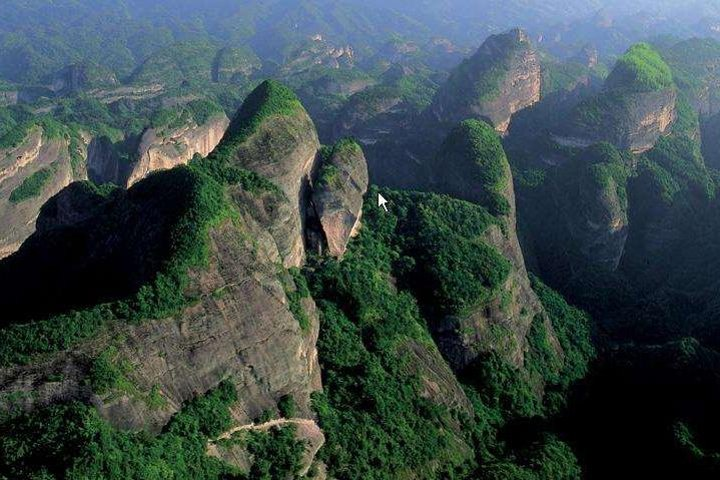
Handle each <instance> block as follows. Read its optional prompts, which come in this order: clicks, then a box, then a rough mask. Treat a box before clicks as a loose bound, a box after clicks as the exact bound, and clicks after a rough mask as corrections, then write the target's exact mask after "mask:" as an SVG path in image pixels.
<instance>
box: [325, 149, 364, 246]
mask: <svg viewBox="0 0 720 480" xmlns="http://www.w3.org/2000/svg"><path fill="white" fill-rule="evenodd" d="M367 188H368V171H367V162H366V161H365V155H364V154H363V151H362V148H361V147H360V145H358V144H357V143H355V142H354V141H352V140H341V141H340V142H338V143H337V144H336V145H335V147H334V148H333V149H332V152H329V156H328V158H327V159H325V161H324V162H323V164H322V165H321V166H320V171H319V175H318V180H317V182H316V184H315V186H314V189H313V196H312V202H313V205H314V207H315V214H316V215H317V219H318V221H319V223H320V225H321V227H322V233H323V236H324V240H325V242H324V244H325V245H326V246H327V252H328V254H330V255H331V256H334V257H341V256H342V255H343V254H344V253H345V249H346V248H347V244H348V242H349V241H350V238H351V237H353V236H354V235H355V234H356V233H357V232H358V229H359V227H360V217H361V215H362V205H363V195H365V192H367ZM320 250H322V247H321V248H320Z"/></svg>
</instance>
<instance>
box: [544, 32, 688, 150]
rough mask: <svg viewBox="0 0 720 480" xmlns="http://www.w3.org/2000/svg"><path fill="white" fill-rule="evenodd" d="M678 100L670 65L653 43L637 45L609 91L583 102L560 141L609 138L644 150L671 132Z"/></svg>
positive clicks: (607, 87)
mask: <svg viewBox="0 0 720 480" xmlns="http://www.w3.org/2000/svg"><path fill="white" fill-rule="evenodd" d="M676 101H677V92H676V87H675V84H674V82H673V75H672V71H671V70H670V67H668V65H667V64H666V63H665V62H664V61H663V59H662V58H661V57H660V55H659V54H658V53H657V52H656V51H655V50H654V49H653V48H652V47H651V46H650V45H647V44H642V43H641V44H636V45H633V46H632V47H630V49H628V51H627V52H626V53H625V54H624V55H623V56H622V57H620V58H619V59H618V61H617V63H616V64H615V67H614V68H613V70H612V72H611V73H610V75H609V76H608V78H607V80H606V81H605V85H604V86H603V90H602V91H601V92H600V93H599V94H598V95H597V96H595V97H592V98H589V99H587V100H585V101H583V102H581V103H580V104H579V105H577V107H576V108H575V109H574V111H573V112H572V113H571V114H570V115H569V116H568V118H567V121H566V122H564V124H563V125H562V126H561V127H560V128H559V129H558V131H557V132H555V140H556V141H557V142H558V143H559V144H561V145H568V146H574V147H583V148H584V147H588V146H590V145H592V144H595V143H599V142H609V143H611V144H613V145H615V146H616V147H617V148H619V149H620V150H630V151H632V152H634V153H642V152H645V151H647V150H650V149H651V148H652V147H653V146H654V145H655V143H656V142H657V141H658V139H659V138H660V137H661V136H662V135H665V134H668V133H669V132H670V127H671V126H672V125H673V123H674V122H675V118H676V117H677V111H676Z"/></svg>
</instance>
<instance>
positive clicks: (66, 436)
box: [0, 381, 305, 480]
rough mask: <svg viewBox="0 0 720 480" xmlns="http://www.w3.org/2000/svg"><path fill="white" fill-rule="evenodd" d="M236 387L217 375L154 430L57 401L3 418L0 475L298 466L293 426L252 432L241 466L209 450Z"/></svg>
mask: <svg viewBox="0 0 720 480" xmlns="http://www.w3.org/2000/svg"><path fill="white" fill-rule="evenodd" d="M236 400H237V394H236V392H235V386H234V385H233V384H232V383H231V382H229V381H224V382H222V383H221V384H220V385H219V386H218V387H217V388H216V389H214V390H211V391H210V392H208V393H206V394H205V395H203V396H200V397H197V398H195V399H193V400H191V401H189V402H187V403H186V404H185V405H183V408H182V410H181V411H180V412H178V413H177V414H175V415H174V416H173V417H172V418H171V419H170V421H169V422H168V424H167V425H165V427H164V428H163V431H162V432H161V433H160V434H159V435H156V436H152V435H150V434H148V433H147V432H142V431H141V432H129V431H122V430H117V429H115V428H113V427H112V426H110V425H109V424H108V423H107V422H106V421H105V420H104V419H102V418H101V417H100V415H99V414H98V412H97V410H96V409H95V408H94V407H93V406H90V405H86V404H82V403H79V402H71V403H60V404H55V405H52V406H50V407H46V408H41V409H38V410H36V411H34V412H32V413H18V414H16V415H13V416H11V417H9V418H5V419H4V420H3V421H2V423H0V478H7V479H11V478H13V479H15V478H18V479H19V478H42V479H47V480H51V479H78V480H79V479H86V478H98V479H99V478H102V479H107V480H115V479H116V480H121V479H122V480H127V479H138V480H140V479H142V480H161V479H163V480H165V479H169V478H173V479H187V480H202V479H207V480H220V479H226V480H229V479H236V480H244V479H253V480H259V479H264V480H275V479H280V478H287V475H292V474H296V473H297V472H298V470H299V465H300V458H301V456H302V454H303V452H304V448H305V447H304V445H303V444H302V443H301V442H299V441H297V440H296V439H295V429H294V427H292V426H290V427H285V428H282V429H277V428H276V429H273V430H271V431H270V432H268V433H262V432H250V433H249V434H248V435H247V438H245V439H244V443H245V444H246V447H247V449H248V452H249V453H250V454H251V455H253V463H252V467H251V470H250V471H249V472H241V471H240V470H239V469H237V468H235V467H231V466H230V465H228V464H226V463H224V462H223V461H221V460H219V459H217V458H214V457H209V456H208V455H207V454H206V451H207V445H208V441H212V440H214V439H215V438H217V437H218V436H219V435H220V434H221V433H223V432H224V431H226V430H228V429H229V428H230V427H231V426H232V418H231V416H230V413H229V411H228V408H229V407H230V406H231V405H232V404H233V403H234V402H235V401H236Z"/></svg>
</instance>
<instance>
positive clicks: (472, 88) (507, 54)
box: [430, 29, 542, 133]
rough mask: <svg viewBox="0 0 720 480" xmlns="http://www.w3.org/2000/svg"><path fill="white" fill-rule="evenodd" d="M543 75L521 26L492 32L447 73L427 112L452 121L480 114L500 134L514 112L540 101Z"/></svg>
mask: <svg viewBox="0 0 720 480" xmlns="http://www.w3.org/2000/svg"><path fill="white" fill-rule="evenodd" d="M541 77H542V75H541V71H540V62H539V60H538V57H537V54H536V52H535V50H534V49H533V48H532V46H531V44H530V39H529V38H528V35H527V34H526V33H525V32H524V31H522V30H519V29H515V30H511V31H510V32H508V33H504V34H501V35H493V36H491V37H489V38H488V39H487V40H486V41H485V43H483V45H482V46H481V47H480V49H479V50H478V51H477V53H475V55H474V56H472V57H471V58H470V59H468V60H466V61H464V62H463V63H462V64H461V65H460V66H459V67H457V68H456V69H455V70H454V71H453V72H452V73H451V75H450V78H449V79H448V81H447V82H446V84H445V85H443V86H442V87H441V88H440V90H439V91H438V93H437V96H436V97H435V100H434V101H433V104H432V106H431V107H430V112H431V113H432V115H433V116H434V117H435V118H436V119H437V120H438V121H440V122H443V123H450V124H455V123H457V122H460V121H462V120H465V119H467V118H480V119H483V120H486V121H489V122H490V123H492V125H493V126H494V127H495V129H496V130H497V131H498V132H501V133H504V132H505V131H506V130H507V128H508V126H509V125H510V118H511V117H512V115H513V114H514V113H515V112H517V111H519V110H522V109H523V108H525V107H528V106H530V105H533V104H534V103H536V102H537V101H539V100H540V89H541V83H542V80H541Z"/></svg>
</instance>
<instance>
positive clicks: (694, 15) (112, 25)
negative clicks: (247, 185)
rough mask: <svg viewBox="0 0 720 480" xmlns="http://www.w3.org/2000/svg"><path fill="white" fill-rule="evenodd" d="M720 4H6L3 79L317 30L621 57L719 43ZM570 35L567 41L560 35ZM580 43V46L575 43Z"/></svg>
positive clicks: (335, 35)
mask: <svg viewBox="0 0 720 480" xmlns="http://www.w3.org/2000/svg"><path fill="white" fill-rule="evenodd" d="M718 22H720V7H719V6H717V5H713V4H712V3H711V2H703V1H694V2H679V1H677V2H676V1H671V0H667V1H637V2H621V1H617V2H615V1H613V2H603V1H599V0H579V1H573V2H569V3H568V2H559V1H518V0H514V1H510V2H495V1H482V0H480V1H472V0H454V1H450V0H427V1H423V2H411V1H398V0H391V1H353V0H342V1H323V0H297V1H293V0H269V1H262V2H234V1H229V0H228V1H224V0H211V1H208V2H204V3H203V4H202V6H200V5H198V4H197V3H195V2H191V1H167V0H165V1H159V2H145V1H141V0H123V1H109V0H108V1H105V0H102V1H96V2H90V1H82V0H79V1H71V0H62V1H57V2H52V3H49V2H34V1H23V0H8V1H6V2H4V3H3V15H2V18H0V76H2V77H3V78H4V79H6V80H9V81H12V82H21V83H37V82H39V81H41V80H43V79H44V78H45V77H46V76H48V75H50V74H52V73H55V72H56V71H57V70H59V69H61V68H62V67H64V66H65V65H67V64H70V63H77V62H93V63H97V64H99V65H102V66H104V67H108V68H109V69H111V70H112V71H113V73H115V74H116V75H117V76H118V78H119V79H121V80H126V79H128V78H129V77H130V76H131V75H132V73H133V71H134V70H135V69H136V68H137V67H138V66H139V65H140V64H141V63H142V62H143V61H144V60H145V59H146V58H147V57H149V56H150V55H152V54H154V53H156V52H158V51H160V50H161V49H163V48H166V47H168V46H170V45H172V44H173V43H174V42H179V41H194V42H202V41H208V42H212V43H213V44H215V45H217V46H243V47H250V48H251V49H252V50H253V51H254V53H255V54H256V55H258V56H259V57H260V58H261V59H263V61H266V62H276V63H282V62H283V61H286V60H287V59H288V57H289V54H290V53H291V50H292V49H293V48H294V47H296V46H297V43H298V42H301V41H304V40H305V39H306V38H307V37H308V36H311V35H315V34H320V35H323V36H325V37H326V38H328V39H330V40H331V41H332V42H335V43H338V44H340V43H349V44H351V45H352V46H353V47H354V48H355V50H356V51H357V52H358V54H359V57H360V59H361V60H362V59H363V57H368V56H371V55H372V54H373V53H375V52H377V50H378V49H379V48H381V47H382V45H383V44H384V42H386V41H388V40H389V39H390V38H391V37H395V36H399V37H401V38H403V39H406V40H412V41H417V42H425V41H427V40H429V39H430V38H431V37H437V36H444V37H447V38H448V39H450V40H451V41H453V42H455V43H457V44H458V45H460V46H462V47H468V48H477V46H478V45H479V44H480V43H481V42H482V40H483V39H484V38H485V37H486V36H487V35H489V34H491V33H498V32H501V31H504V30H507V29H509V28H512V27H515V26H518V25H522V26H523V27H524V28H526V29H528V30H529V31H530V33H531V34H532V35H533V36H535V37H538V36H542V38H543V39H544V40H543V42H541V43H540V44H541V45H543V44H544V43H547V46H548V48H549V49H553V48H554V47H557V45H555V44H556V43H571V44H572V43H578V42H588V41H595V40H603V37H607V40H608V41H610V45H608V46H607V47H606V46H605V45H604V44H603V43H604V42H598V43H599V45H598V47H599V48H601V49H603V50H604V51H605V52H607V53H610V54H619V53H621V52H622V50H623V49H624V48H625V47H627V44H629V43H632V42H633V41H637V40H638V39H640V38H642V37H646V36H653V35H656V34H660V33H663V34H675V35H679V36H692V35H700V36H705V35H718V34H719V32H718V31H717V28H715V27H717V25H718ZM563 37H567V38H563ZM578 46H581V45H578Z"/></svg>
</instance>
